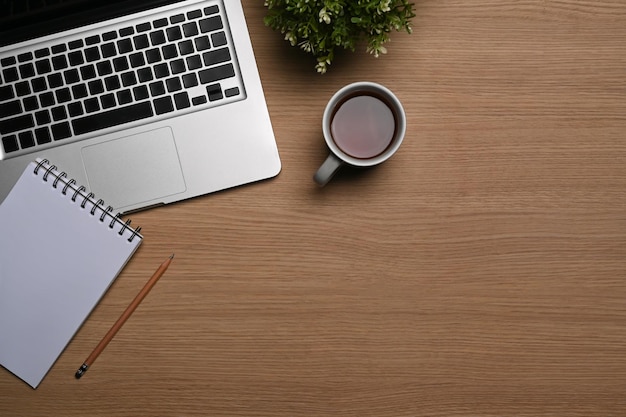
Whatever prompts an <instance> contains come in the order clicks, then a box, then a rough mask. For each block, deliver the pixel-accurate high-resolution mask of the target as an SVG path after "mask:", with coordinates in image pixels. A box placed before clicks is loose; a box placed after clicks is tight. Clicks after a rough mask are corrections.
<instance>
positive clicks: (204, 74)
mask: <svg viewBox="0 0 626 417" xmlns="http://www.w3.org/2000/svg"><path fill="white" fill-rule="evenodd" d="M198 75H199V77H200V82H201V83H202V84H208V83H211V82H214V81H218V80H223V79H224V78H230V77H234V76H235V68H234V67H233V64H231V63H228V64H224V65H220V66H217V67H213V68H209V69H205V70H202V71H200V72H199V73H198Z"/></svg>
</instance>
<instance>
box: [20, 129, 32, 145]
mask: <svg viewBox="0 0 626 417" xmlns="http://www.w3.org/2000/svg"><path fill="white" fill-rule="evenodd" d="M17 137H18V138H19V139H20V146H21V147H22V149H27V148H32V147H33V146H35V136H34V135H33V132H31V131H30V130H27V131H26V132H21V133H20V134H19V135H17Z"/></svg>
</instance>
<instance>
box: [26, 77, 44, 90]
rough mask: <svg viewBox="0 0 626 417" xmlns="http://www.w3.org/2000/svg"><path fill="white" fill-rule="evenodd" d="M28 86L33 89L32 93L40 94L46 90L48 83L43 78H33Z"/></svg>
mask: <svg viewBox="0 0 626 417" xmlns="http://www.w3.org/2000/svg"><path fill="white" fill-rule="evenodd" d="M30 85H31V86H32V87H33V92H35V93H40V92H42V91H44V90H45V89H46V88H48V83H47V82H46V79H45V78H44V77H39V78H35V79H33V80H31V81H30Z"/></svg>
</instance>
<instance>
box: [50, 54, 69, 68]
mask: <svg viewBox="0 0 626 417" xmlns="http://www.w3.org/2000/svg"><path fill="white" fill-rule="evenodd" d="M52 67H53V68H54V69H55V70H56V71H60V70H64V69H65V68H67V58H66V57H65V55H57V56H54V57H52Z"/></svg>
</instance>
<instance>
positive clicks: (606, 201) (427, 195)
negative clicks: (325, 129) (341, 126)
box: [0, 0, 626, 417]
mask: <svg viewBox="0 0 626 417" xmlns="http://www.w3.org/2000/svg"><path fill="white" fill-rule="evenodd" d="M227 1H228V0H227ZM244 9H245V12H246V15H247V18H248V20H249V29H250V32H251V35H252V39H253V44H254V47H255V50H256V54H257V59H258V64H259V70H260V73H261V78H262V80H263V83H264V88H265V92H266V96H267V102H268V107H269V110H270V113H271V116H272V120H273V124H274V129H275V134H276V138H277V142H278V147H279V151H280V154H281V159H282V162H283V170H282V172H281V174H280V175H279V176H278V177H277V178H275V179H273V180H269V181H264V182H261V183H258V184H255V185H252V186H245V187H240V188H237V189H234V190H230V191H226V192H222V193H218V194H214V195H210V196H205V197H200V198H196V199H193V200H190V201H186V202H182V203H178V204H174V205H171V206H165V207H162V208H158V209H153V210H149V211H145V212H141V213H136V214H134V215H133V216H131V218H132V219H133V224H137V225H141V226H142V227H143V232H144V234H145V241H144V244H143V245H142V247H141V248H140V250H139V251H138V252H137V254H136V256H135V257H134V258H133V259H132V261H131V262H130V263H129V264H128V266H127V268H126V269H125V270H124V271H123V273H122V274H121V275H120V277H119V278H118V280H117V281H116V283H115V284H114V286H113V287H112V288H111V290H110V291H109V292H108V293H107V295H106V296H105V297H104V299H103V300H102V302H101V303H100V304H99V305H98V307H97V308H96V310H94V313H93V314H92V315H91V316H90V318H89V320H87V322H86V323H85V325H84V326H83V328H82V329H81V330H80V331H79V333H78V334H77V335H76V337H75V338H74V339H73V341H72V342H71V343H70V345H69V346H68V348H67V349H66V350H65V352H64V353H63V354H62V356H61V357H60V358H59V360H58V361H57V363H56V364H55V366H54V367H53V368H52V370H51V372H50V373H49V374H48V376H47V377H46V378H45V379H44V381H43V383H42V384H41V385H40V386H39V388H38V389H37V390H32V389H31V388H29V387H28V386H27V385H26V384H24V383H23V382H21V381H20V380H19V379H17V378H15V377H14V376H12V375H11V374H9V373H8V372H6V371H4V370H2V371H1V372H0V415H2V416H6V417H13V416H63V417H70V416H116V417H124V416H271V417H278V416H307V417H310V416H359V417H362V416H372V417H384V416H390V417H391V416H393V417H397V416H535V415H551V416H603V417H606V416H617V415H626V3H625V2H624V1H621V0H597V1H594V0H590V1H585V2H584V1H575V0H562V1H551V0H547V1H534V0H532V1H515V0H475V1H471V0H470V1H468V0H424V1H418V2H417V5H416V11H417V17H416V18H415V19H414V20H413V26H414V32H413V34H412V35H408V34H406V33H396V34H393V35H392V41H391V43H389V44H388V45H387V46H388V50H389V52H388V54H387V55H386V56H382V57H381V58H379V59H376V58H374V57H372V56H370V55H368V54H366V53H365V52H364V51H358V52H356V53H354V54H352V53H346V54H340V55H339V56H338V57H337V59H336V61H335V62H334V63H333V65H332V66H331V69H330V71H329V72H328V73H327V74H325V75H318V74H317V73H315V71H314V69H313V66H314V61H313V60H312V58H310V57H309V56H307V55H305V54H303V53H301V52H300V51H298V50H297V49H295V48H291V47H289V46H288V44H287V43H286V42H284V41H283V39H282V35H280V34H279V33H276V32H273V31H271V30H270V29H268V28H267V27H265V26H264V24H263V16H264V15H265V11H266V10H265V8H264V6H263V2H262V1H258V0H246V1H245V2H244ZM358 80H371V81H376V82H379V83H382V84H384V85H386V86H387V87H389V88H390V89H391V90H393V91H394V92H396V94H397V95H398V96H399V97H400V99H401V100H402V102H403V103H404V106H405V109H406V112H407V116H408V131H407V136H406V139H405V142H404V144H403V145H402V147H401V149H400V151H399V153H398V154H396V155H395V156H394V157H393V158H392V159H391V160H389V161H388V162H387V163H386V164H384V165H382V166H380V167H378V168H376V169H372V170H369V171H350V170H345V171H343V172H342V173H340V174H338V176H337V177H336V178H335V179H334V180H333V182H331V183H330V184H329V185H328V186H327V187H325V188H319V187H317V186H316V185H315V184H314V183H313V181H312V179H311V177H312V175H313V173H314V171H315V170H316V168H317V166H318V165H319V164H320V163H321V162H322V161H323V159H324V158H325V156H326V152H327V150H326V148H325V145H324V143H323V140H322V136H321V115H322V111H323V109H324V106H325V104H326V102H327V100H328V99H329V98H330V96H331V95H332V94H333V92H334V91H336V90H337V89H338V88H340V87H342V86H343V85H345V84H347V83H350V82H353V81H358ZM171 253H175V254H176V258H175V260H174V263H173V264H172V266H171V267H170V269H169V270H168V271H167V273H166V274H165V275H164V276H163V278H162V279H161V281H159V283H158V284H157V286H156V287H155V288H154V290H153V291H152V292H151V293H150V294H149V295H148V297H147V298H146V299H145V300H144V302H143V304H142V305H141V306H140V307H139V309H138V310H137V311H136V312H135V314H134V315H133V316H132V317H131V319H130V320H129V321H128V322H127V323H126V325H125V326H124V328H123V329H122V330H121V331H120V333H118V335H117V337H116V338H115V339H114V340H113V342H112V343H111V344H110V345H109V347H108V348H107V349H106V350H105V351H104V353H103V354H102V355H101V356H100V357H99V358H98V360H97V361H96V362H95V364H94V365H93V366H92V368H91V369H90V371H89V372H88V373H87V375H86V376H85V377H84V378H83V379H81V380H80V381H78V380H75V379H74V371H75V370H76V368H77V367H78V366H79V365H80V364H81V363H82V361H83V360H84V359H85V357H86V356H87V354H88V353H89V352H90V351H91V349H93V347H94V346H95V345H96V343H97V342H98V341H99V340H100V338H101V337H102V336H103V335H104V333H105V332H106V331H107V330H108V328H109V327H110V326H111V324H112V323H113V322H114V321H115V319H116V318H117V317H118V315H119V314H120V313H121V312H122V311H123V310H124V308H125V307H126V305H128V303H129V302H130V301H131V300H132V298H133V297H134V296H135V294H136V293H137V292H138V290H139V289H140V288H141V287H142V286H143V284H144V283H145V282H146V280H147V279H148V277H149V276H150V275H151V274H152V272H153V271H154V270H155V269H156V267H157V266H158V265H159V263H160V262H162V261H163V260H164V259H165V258H166V257H167V256H169V255H170V254H171Z"/></svg>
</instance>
